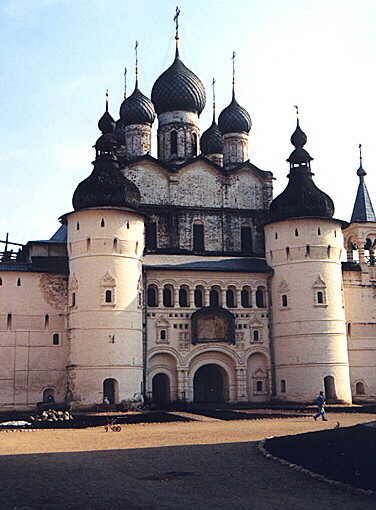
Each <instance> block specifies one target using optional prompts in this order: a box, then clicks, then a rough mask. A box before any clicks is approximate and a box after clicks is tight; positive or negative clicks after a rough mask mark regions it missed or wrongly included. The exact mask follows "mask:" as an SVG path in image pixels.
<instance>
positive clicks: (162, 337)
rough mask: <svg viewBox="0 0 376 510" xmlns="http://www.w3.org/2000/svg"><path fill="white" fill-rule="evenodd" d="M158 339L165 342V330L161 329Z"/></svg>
mask: <svg viewBox="0 0 376 510" xmlns="http://www.w3.org/2000/svg"><path fill="white" fill-rule="evenodd" d="M159 338H160V339H161V340H166V338H167V331H166V330H165V329H161V331H160V333H159Z"/></svg>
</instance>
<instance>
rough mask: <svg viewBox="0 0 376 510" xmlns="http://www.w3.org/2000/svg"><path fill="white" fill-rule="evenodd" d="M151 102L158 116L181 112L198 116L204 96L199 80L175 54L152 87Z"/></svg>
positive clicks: (203, 102) (202, 107)
mask: <svg viewBox="0 0 376 510" xmlns="http://www.w3.org/2000/svg"><path fill="white" fill-rule="evenodd" d="M151 100H152V102H153V104H154V107H155V111H156V112H157V114H158V115H160V114H161V113H165V112H173V111H176V110H183V111H188V112H194V113H197V114H198V115H200V113H201V112H202V110H203V109H204V107H205V103H206V94H205V88H204V85H203V84H202V82H201V80H200V79H199V78H198V77H197V76H196V75H195V74H194V73H192V71H190V70H189V69H188V68H187V67H186V66H185V65H184V64H183V62H182V61H181V60H180V58H179V52H178V51H177V52H176V56H175V60H174V62H173V64H172V65H171V66H170V67H169V68H168V69H167V70H166V71H165V72H164V73H162V74H161V75H160V77H159V78H158V79H157V81H156V82H155V83H154V85H153V89H152V91H151Z"/></svg>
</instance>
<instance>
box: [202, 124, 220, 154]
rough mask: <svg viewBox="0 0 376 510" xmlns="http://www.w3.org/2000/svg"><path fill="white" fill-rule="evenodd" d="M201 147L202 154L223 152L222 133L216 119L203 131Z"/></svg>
mask: <svg viewBox="0 0 376 510" xmlns="http://www.w3.org/2000/svg"><path fill="white" fill-rule="evenodd" d="M200 148H201V152H202V154H221V153H222V152H223V141H222V135H221V132H220V131H219V128H218V125H217V123H216V122H215V120H213V122H212V125H211V126H210V127H209V128H208V129H207V130H206V131H204V132H203V133H202V135H201V139H200Z"/></svg>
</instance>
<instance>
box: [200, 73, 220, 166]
mask: <svg viewBox="0 0 376 510" xmlns="http://www.w3.org/2000/svg"><path fill="white" fill-rule="evenodd" d="M214 86H215V79H214V78H213V82H212V87H213V121H212V123H211V126H210V127H209V128H208V129H207V130H206V131H204V132H203V133H202V135H201V139H200V148H201V152H202V154H203V155H204V156H206V157H207V158H208V159H210V160H211V161H213V163H216V164H217V165H219V166H223V141H222V134H221V132H220V131H219V127H218V124H217V122H216V120H215V88H214Z"/></svg>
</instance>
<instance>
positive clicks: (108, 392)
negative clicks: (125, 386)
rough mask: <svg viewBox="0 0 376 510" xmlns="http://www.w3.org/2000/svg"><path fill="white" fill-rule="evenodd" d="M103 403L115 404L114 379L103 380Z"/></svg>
mask: <svg viewBox="0 0 376 510" xmlns="http://www.w3.org/2000/svg"><path fill="white" fill-rule="evenodd" d="M103 401H104V402H106V403H107V404H115V403H116V381H115V379H105V380H104V381H103Z"/></svg>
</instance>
